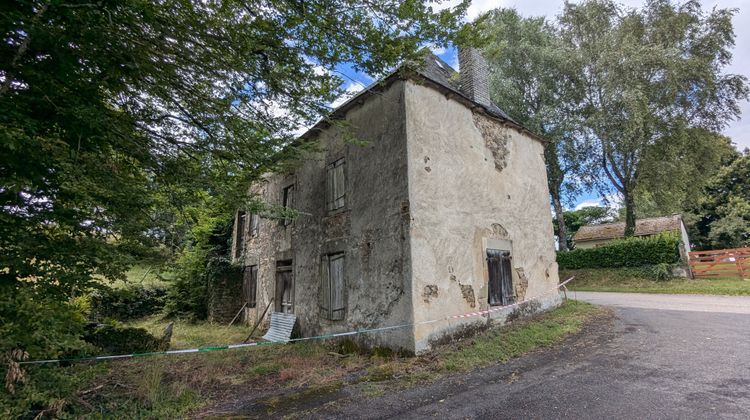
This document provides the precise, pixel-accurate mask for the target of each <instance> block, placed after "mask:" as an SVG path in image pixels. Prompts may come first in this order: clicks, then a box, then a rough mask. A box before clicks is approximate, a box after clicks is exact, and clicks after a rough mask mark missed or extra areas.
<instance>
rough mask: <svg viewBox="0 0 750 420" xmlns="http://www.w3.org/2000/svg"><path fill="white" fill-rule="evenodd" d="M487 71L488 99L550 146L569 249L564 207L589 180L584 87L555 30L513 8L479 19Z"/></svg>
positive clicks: (554, 198)
mask: <svg viewBox="0 0 750 420" xmlns="http://www.w3.org/2000/svg"><path fill="white" fill-rule="evenodd" d="M480 27H481V29H482V35H483V36H484V37H486V41H487V43H486V46H485V47H484V53H485V56H486V57H487V60H488V64H489V66H490V71H491V73H490V74H491V91H490V93H491V96H492V99H493V100H494V101H495V102H496V103H498V104H500V106H501V107H502V108H503V109H504V110H505V111H506V112H507V113H508V114H509V115H510V116H511V117H512V118H513V119H514V120H516V121H518V122H519V123H521V124H523V125H524V126H525V127H527V128H528V129H530V130H532V131H534V132H535V133H537V134H539V135H541V136H542V137H544V138H545V139H546V140H548V143H547V144H546V145H545V150H544V156H545V161H546V167H547V183H548V186H549V191H550V201H551V204H552V208H553V209H554V212H555V224H556V227H555V232H556V234H557V235H558V238H559V246H560V250H562V251H566V250H567V249H568V238H569V236H570V235H569V233H568V232H567V230H568V229H567V226H566V218H565V217H563V208H564V204H566V202H570V201H572V200H573V199H574V198H575V196H576V195H577V193H578V192H579V191H580V189H581V188H585V187H586V186H587V184H590V180H592V179H593V176H592V174H593V173H594V172H595V170H594V165H592V162H593V161H592V159H591V156H592V153H591V151H590V150H589V149H590V144H589V143H588V142H587V141H586V138H585V137H584V136H582V135H581V134H582V133H581V130H580V127H581V125H582V121H581V112H580V111H581V109H580V108H581V102H582V100H583V91H582V90H581V87H582V84H581V83H580V81H579V80H578V74H577V73H576V68H577V67H576V65H575V62H574V61H573V60H571V57H575V55H574V54H570V53H569V52H568V51H566V47H567V46H566V45H564V44H563V43H562V42H561V39H560V37H559V35H558V33H557V29H556V28H555V27H554V26H553V25H551V24H550V23H548V22H547V21H545V19H544V18H524V17H522V16H520V15H519V14H518V13H517V12H516V11H515V10H513V9H498V10H495V11H493V12H490V13H489V14H488V15H487V16H485V18H484V19H483V20H482V21H481V23H480Z"/></svg>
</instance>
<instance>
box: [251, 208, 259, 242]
mask: <svg viewBox="0 0 750 420" xmlns="http://www.w3.org/2000/svg"><path fill="white" fill-rule="evenodd" d="M259 226H260V216H258V215H257V214H255V213H253V214H252V215H251V216H250V236H252V237H255V236H258V228H259Z"/></svg>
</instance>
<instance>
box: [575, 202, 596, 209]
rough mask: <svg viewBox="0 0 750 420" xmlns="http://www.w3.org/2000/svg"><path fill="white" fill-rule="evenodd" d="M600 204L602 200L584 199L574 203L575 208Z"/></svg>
mask: <svg viewBox="0 0 750 420" xmlns="http://www.w3.org/2000/svg"><path fill="white" fill-rule="evenodd" d="M601 205H602V200H586V201H581V202H580V203H578V204H576V208H575V209H576V210H580V209H582V208H584V207H599V206H601Z"/></svg>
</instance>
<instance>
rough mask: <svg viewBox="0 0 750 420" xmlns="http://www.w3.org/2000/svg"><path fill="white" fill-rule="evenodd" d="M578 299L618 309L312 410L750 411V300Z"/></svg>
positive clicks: (624, 414)
mask: <svg viewBox="0 0 750 420" xmlns="http://www.w3.org/2000/svg"><path fill="white" fill-rule="evenodd" d="M577 296H578V298H579V299H586V300H590V301H592V302H594V303H600V304H602V303H603V304H608V305H611V306H612V307H613V308H614V315H615V316H614V317H612V318H611V319H609V320H608V321H606V322H602V323H601V324H599V325H597V326H593V327H591V328H590V330H588V331H585V332H584V333H583V334H579V335H577V336H575V337H572V338H570V339H569V340H567V341H566V342H565V343H564V344H563V345H561V346H556V347H554V348H553V349H549V350H543V351H539V352H536V353H533V354H531V355H528V356H525V357H522V358H519V359H515V360H513V361H511V362H509V363H507V364H503V365H497V366H493V367H490V368H486V369H483V370H481V371H477V372H474V373H470V374H465V375H453V376H449V377H446V378H443V379H441V380H438V381H436V382H434V383H432V384H429V385H426V386H422V387H418V388H413V389H409V390H405V391H399V392H397V393H392V394H391V393H389V394H387V395H384V396H382V397H379V398H373V399H367V400H363V401H350V402H348V403H343V404H336V405H334V406H333V407H331V408H330V409H325V410H322V411H317V412H315V413H314V414H313V416H319V417H325V418H331V417H338V418H435V417H443V418H554V419H557V418H571V419H582V418H584V419H587V418H592V419H600V418H659V419H671V418H736V419H747V418H750V310H749V309H750V298H731V299H725V298H723V297H716V296H690V297H687V298H686V297H684V296H672V295H632V294H619V293H612V294H609V293H607V294H605V293H596V294H593V293H582V292H579V293H577ZM661 308H668V309H661ZM691 308H692V309H698V310H691ZM738 312H742V313H738Z"/></svg>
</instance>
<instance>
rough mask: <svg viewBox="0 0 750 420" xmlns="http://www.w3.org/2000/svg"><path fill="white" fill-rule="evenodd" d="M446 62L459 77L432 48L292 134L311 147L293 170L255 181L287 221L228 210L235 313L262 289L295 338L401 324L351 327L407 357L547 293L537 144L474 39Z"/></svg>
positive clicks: (518, 310)
mask: <svg viewBox="0 0 750 420" xmlns="http://www.w3.org/2000/svg"><path fill="white" fill-rule="evenodd" d="M459 60H460V66H461V74H460V75H459V74H458V73H456V72H455V71H454V70H453V69H451V68H450V66H449V65H448V64H446V63H445V62H444V61H442V60H440V59H439V58H437V57H436V56H434V55H432V54H428V55H426V56H425V58H424V61H423V62H422V63H419V65H404V66H401V67H400V68H399V69H397V70H396V71H395V72H394V73H392V74H391V75H390V76H388V77H385V78H384V79H382V80H380V81H379V82H377V83H375V84H373V85H372V86H370V87H369V88H367V89H365V90H364V91H362V92H360V93H359V94H358V95H356V96H355V97H353V98H352V99H350V100H349V101H348V102H346V103H344V104H343V105H342V106H340V107H339V108H338V109H336V110H335V111H334V113H333V116H332V117H333V118H334V119H338V120H341V121H344V122H345V124H329V123H326V122H320V123H319V124H318V125H316V126H315V127H314V128H312V129H311V130H310V131H308V132H307V133H306V134H305V135H303V136H302V139H301V141H305V140H306V139H314V140H317V141H319V144H320V146H321V147H320V149H319V151H316V152H310V154H309V155H308V156H306V158H304V159H303V160H302V161H301V162H299V164H298V165H297V166H296V169H295V170H294V171H293V172H289V173H286V174H271V175H268V176H267V177H265V179H264V182H261V183H259V184H257V185H253V186H252V188H251V190H252V192H253V193H254V194H257V195H258V196H259V197H260V198H261V199H262V200H264V201H266V202H268V203H276V204H280V205H282V206H286V207H290V208H293V209H295V210H297V211H298V212H299V216H298V217H297V218H295V219H294V220H284V221H279V220H273V219H266V218H263V217H259V216H258V215H255V214H249V213H247V212H245V211H239V212H238V213H237V219H236V225H235V226H236V227H235V237H234V246H233V250H232V252H233V255H234V258H236V260H237V261H238V262H240V263H241V264H243V265H244V266H245V271H244V277H245V280H244V288H243V296H244V297H245V301H246V303H247V308H246V310H245V315H246V321H247V322H249V323H253V322H255V321H256V320H257V318H258V317H259V316H261V314H262V313H263V310H264V309H265V307H266V305H267V304H269V302H271V299H273V303H272V306H271V310H270V311H278V312H293V313H294V314H295V315H296V317H297V320H298V325H299V328H300V332H301V334H302V335H304V336H309V335H317V334H325V333H336V332H345V331H352V330H360V329H370V328H377V327H386V326H395V325H403V324H409V326H408V327H403V328H395V329H391V330H387V331H385V332H379V333H368V334H361V335H357V336H352V338H353V339H355V340H358V341H359V342H360V344H361V345H364V346H366V347H376V346H387V347H390V348H393V349H398V350H406V351H410V352H415V353H419V352H423V351H426V350H429V349H430V348H431V346H433V345H434V344H436V343H438V342H440V341H443V340H447V339H450V338H451V337H453V336H455V335H457V334H464V333H466V332H469V331H471V330H473V329H477V328H481V327H483V326H486V325H488V324H489V323H491V322H498V323H502V322H505V321H506V319H507V318H508V317H509V316H511V317H515V316H518V315H521V314H525V313H530V312H533V311H537V310H542V309H545V308H548V307H551V306H554V305H557V304H558V303H559V302H560V296H559V293H558V292H557V290H556V285H557V283H558V274H557V263H556V262H555V248H554V237H553V229H552V219H551V213H550V207H549V193H548V189H547V179H546V172H545V166H544V155H543V148H544V140H542V139H540V138H538V137H536V136H535V135H533V134H531V133H530V132H528V130H526V129H524V128H523V127H522V126H520V125H519V124H517V123H516V122H514V121H513V120H512V119H511V118H509V117H508V116H507V115H506V114H505V113H504V112H503V111H501V110H500V109H499V108H498V107H497V106H495V105H494V104H493V103H492V102H490V100H489V93H488V74H487V64H486V62H485V61H484V59H483V58H482V57H481V55H480V54H479V53H478V52H477V51H476V50H471V49H466V50H462V51H461V52H460V54H459ZM351 138H356V139H357V140H358V141H357V142H352V141H348V140H349V139H351ZM525 300H530V302H528V303H524V305H520V306H508V305H510V304H512V303H514V302H522V301H525ZM501 306H507V308H506V310H498V311H494V312H492V313H491V314H489V315H485V316H483V317H473V318H464V319H460V320H451V321H448V320H442V321H439V322H434V323H429V324H419V323H420V322H422V321H428V320H435V319H443V318H445V317H446V316H448V315H457V314H462V313H467V312H473V311H480V310H484V309H488V308H491V307H501ZM238 309H239V308H238ZM270 311H269V312H270ZM266 317H268V315H266ZM415 324H416V325H415Z"/></svg>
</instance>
